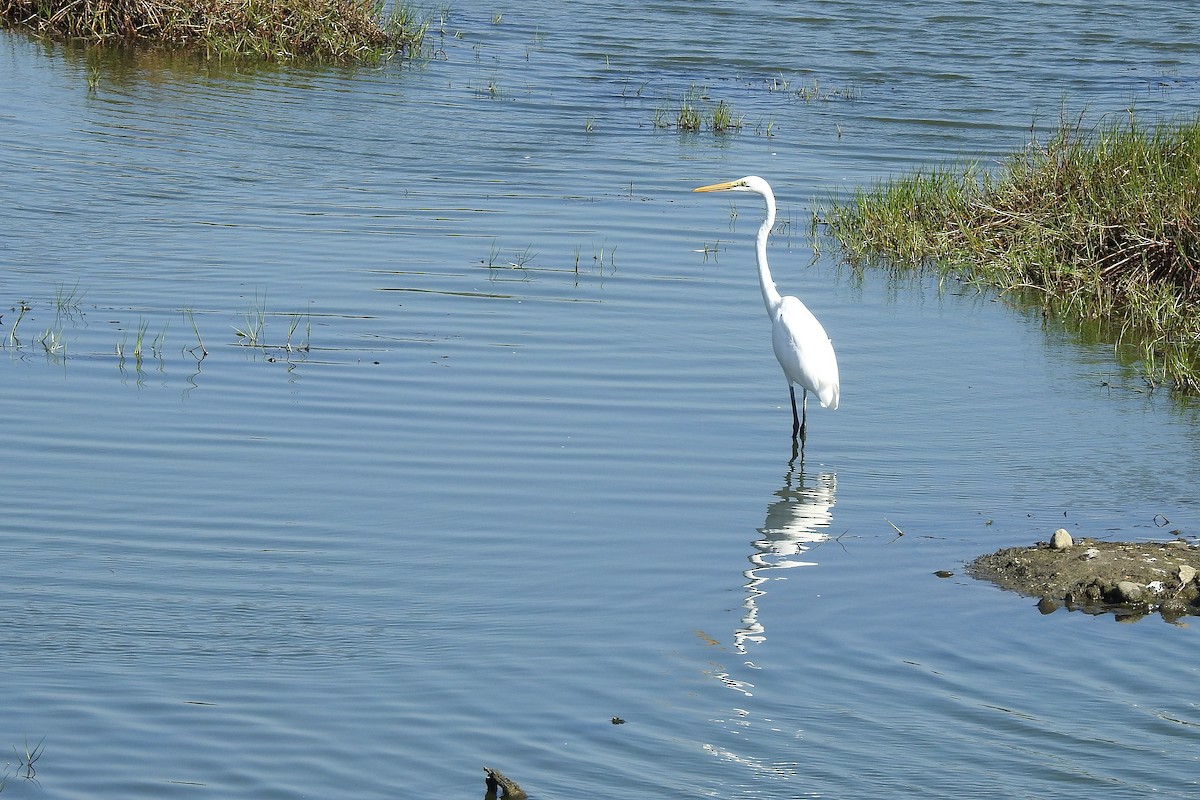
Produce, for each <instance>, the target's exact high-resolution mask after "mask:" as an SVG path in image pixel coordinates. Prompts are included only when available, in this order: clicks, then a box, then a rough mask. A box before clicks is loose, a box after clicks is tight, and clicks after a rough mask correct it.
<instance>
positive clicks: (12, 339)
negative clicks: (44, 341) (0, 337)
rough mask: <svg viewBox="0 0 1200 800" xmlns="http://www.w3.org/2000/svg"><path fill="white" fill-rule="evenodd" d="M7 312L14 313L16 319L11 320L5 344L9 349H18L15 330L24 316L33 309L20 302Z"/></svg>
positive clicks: (27, 304) (18, 342)
mask: <svg viewBox="0 0 1200 800" xmlns="http://www.w3.org/2000/svg"><path fill="white" fill-rule="evenodd" d="M9 310H10V311H13V312H16V315H17V318H16V319H15V320H13V324H12V326H11V327H10V328H9V329H8V336H7V337H6V338H5V343H6V344H7V345H8V346H9V347H20V346H21V340H20V339H19V338H17V328H19V327H20V326H21V320H23V319H25V315H26V314H27V313H29V312H30V311H32V310H33V308H32V306H30V305H29V303H27V302H26V301H24V300H22V301H20V302H19V303H17V304H16V305H15V306H13V307H12V308H11V309H9Z"/></svg>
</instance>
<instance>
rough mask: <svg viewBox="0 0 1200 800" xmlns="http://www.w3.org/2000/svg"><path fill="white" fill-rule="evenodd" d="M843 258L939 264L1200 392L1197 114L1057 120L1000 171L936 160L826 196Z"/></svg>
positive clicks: (1151, 377) (902, 265)
mask: <svg viewBox="0 0 1200 800" xmlns="http://www.w3.org/2000/svg"><path fill="white" fill-rule="evenodd" d="M826 221H827V222H828V224H829V232H830V233H831V234H832V236H833V237H834V239H836V240H837V241H838V242H839V244H840V247H841V249H842V251H843V254H844V255H845V257H846V258H847V259H848V260H849V261H850V262H851V263H862V262H876V263H885V264H887V265H889V266H891V267H893V268H896V269H920V268H922V267H924V266H926V265H931V264H935V265H937V266H938V268H940V269H942V270H944V271H946V272H950V273H957V274H962V275H964V276H965V277H966V278H967V279H968V280H972V281H975V282H977V283H980V284H983V285H987V286H991V287H994V288H996V289H998V290H999V291H1001V292H1002V293H1008V294H1019V295H1020V296H1021V297H1022V298H1025V299H1030V300H1033V301H1035V302H1038V303H1040V304H1041V305H1042V306H1043V309H1044V311H1045V313H1047V314H1056V315H1058V316H1060V317H1061V318H1063V319H1065V320H1074V321H1080V322H1087V323H1092V324H1099V325H1101V326H1103V327H1104V328H1105V329H1106V330H1107V331H1108V332H1109V334H1110V337H1111V338H1113V339H1115V340H1116V341H1117V342H1119V343H1122V344H1129V345H1134V346H1136V347H1137V348H1138V349H1139V350H1140V359H1141V362H1142V366H1143V370H1144V373H1145V376H1146V378H1147V380H1148V381H1150V382H1151V384H1152V385H1154V384H1158V383H1160V382H1167V383H1170V384H1173V385H1174V386H1175V387H1176V388H1178V389H1180V390H1183V391H1187V392H1197V391H1200V118H1195V119H1190V120H1186V121H1183V122H1174V123H1165V122H1164V123H1160V124H1157V125H1154V126H1151V127H1142V126H1139V125H1138V124H1137V122H1136V121H1135V120H1134V119H1133V118H1132V116H1131V117H1130V119H1129V120H1127V121H1122V122H1121V123H1117V124H1114V123H1111V122H1110V123H1106V124H1103V125H1101V126H1100V127H1097V128H1095V129H1093V130H1084V128H1083V126H1082V124H1081V123H1080V121H1079V120H1078V119H1076V120H1074V121H1070V120H1063V121H1062V124H1061V125H1060V127H1059V129H1058V131H1057V132H1056V133H1055V134H1053V135H1052V136H1051V137H1050V138H1049V139H1048V140H1047V141H1045V142H1039V141H1037V140H1036V138H1035V139H1033V140H1032V141H1031V142H1030V143H1029V144H1028V146H1026V147H1025V148H1024V149H1023V150H1021V151H1020V152H1018V153H1016V154H1014V155H1012V156H1010V157H1009V158H1008V159H1007V160H1006V161H1004V162H1003V163H1002V164H1001V165H1000V169H999V170H997V171H995V172H990V171H985V170H983V169H981V168H979V167H978V166H975V165H968V166H958V167H954V168H935V169H931V170H928V171H923V172H919V173H916V174H913V175H909V176H905V177H900V178H896V179H892V180H890V181H886V182H883V183H880V184H879V185H877V186H875V187H873V188H869V189H863V190H860V191H859V192H858V193H857V194H856V195H855V196H854V197H853V198H852V201H851V202H842V201H841V200H835V202H834V203H833V206H832V208H831V209H830V210H829V211H828V214H827V218H826Z"/></svg>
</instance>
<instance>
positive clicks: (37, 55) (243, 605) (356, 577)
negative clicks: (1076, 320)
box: [0, 2, 1200, 798]
mask: <svg viewBox="0 0 1200 800" xmlns="http://www.w3.org/2000/svg"><path fill="white" fill-rule="evenodd" d="M496 15H499V16H500V19H499V21H498V22H496V21H494V19H495V17H496ZM1196 34H1197V29H1196V24H1195V23H1194V21H1193V20H1192V15H1191V14H1190V13H1189V12H1188V11H1187V9H1183V8H1181V7H1178V6H1176V5H1173V4H1166V3H1153V4H1145V3H1139V4H1132V3H1128V4H1125V3H1102V4H1099V5H1097V4H1089V3H1041V4H1034V5H1029V4H1021V5H1019V6H1018V5H1016V4H1010V5H1005V4H1001V5H999V6H997V5H995V4H993V5H991V6H988V7H986V8H984V7H983V6H979V5H977V4H974V3H967V2H941V3H932V4H930V3H924V4H905V5H900V6H889V7H888V8H887V9H883V8H882V7H879V8H876V7H875V6H862V5H861V4H860V5H853V4H846V3H842V2H828V3H820V4H810V5H808V6H805V7H804V9H803V10H791V9H789V8H780V7H779V6H777V5H775V4H767V3H749V4H746V3H742V4H738V5H736V6H735V5H731V4H725V5H715V6H706V7H704V8H698V7H696V6H694V5H691V4H685V3H678V2H663V3H657V4H652V5H649V6H647V5H645V4H618V5H611V4H607V5H604V6H601V5H599V4H574V5H559V4H545V5H534V6H527V7H526V8H521V9H516V8H512V9H510V8H504V7H499V6H497V7H496V8H494V9H479V10H478V11H475V10H461V11H460V10H453V11H452V12H451V13H450V15H449V16H448V18H447V20H446V22H445V24H444V30H443V33H442V35H440V36H439V35H438V34H435V35H434V37H433V38H432V40H431V46H436V47H437V48H440V52H439V53H438V56H439V57H438V58H437V59H436V60H427V61H422V62H417V63H401V62H398V61H397V62H393V63H389V64H386V65H384V66H382V67H380V68H377V69H365V68H364V69H357V70H338V69H329V70H308V69H302V68H295V69H293V68H284V69H279V68H269V69H268V68H258V69H249V68H245V67H241V68H235V67H229V66H224V67H221V66H196V65H194V64H191V63H189V62H188V60H187V59H162V58H157V59H151V58H141V59H138V58H132V59H124V60H117V61H103V62H95V64H94V65H92V64H90V63H89V61H88V58H87V56H86V54H82V53H77V52H74V51H71V50H65V49H63V48H59V47H56V46H45V45H41V44H36V43H31V42H29V41H28V40H27V39H25V38H23V37H20V36H15V35H13V34H10V33H6V34H2V35H0V65H3V66H0V76H2V77H3V80H2V81H0V86H2V87H3V89H2V90H0V91H2V92H3V95H4V98H5V100H6V102H5V103H3V104H2V108H3V110H0V131H3V137H4V140H3V144H4V146H3V147H2V148H0V168H2V170H3V174H4V175H5V176H6V177H5V180H4V181H3V182H2V183H0V192H2V193H3V194H4V198H3V200H4V202H3V204H0V208H2V209H3V211H0V221H2V222H3V229H4V230H6V231H8V234H7V235H6V236H5V245H4V248H3V251H2V253H3V255H2V258H3V262H4V269H3V270H0V300H2V301H3V308H4V309H5V310H4V311H3V312H2V313H3V316H2V317H0V335H2V336H3V338H4V342H5V345H4V348H3V356H4V358H3V359H2V360H0V373H2V377H0V425H2V428H3V430H4V431H5V435H6V442H7V447H6V453H7V454H8V458H7V459H6V467H5V469H4V470H3V471H2V472H0V498H2V499H0V512H2V516H0V520H2V522H0V526H2V527H0V531H2V532H3V533H2V539H0V541H3V544H4V549H5V552H6V553H7V556H8V558H7V559H6V561H5V563H6V565H7V568H6V569H5V571H4V579H3V580H2V581H0V603H2V606H0V609H2V612H3V613H0V633H2V635H3V641H4V642H5V646H4V648H3V650H2V651H0V665H2V666H0V670H2V672H0V674H3V676H4V679H5V680H4V683H5V687H6V692H5V695H6V702H5V706H4V713H3V714H0V749H4V750H5V752H7V751H8V750H9V749H10V748H15V751H14V752H13V755H12V757H11V758H8V759H7V761H8V766H7V767H5V768H4V769H6V771H7V774H8V778H7V782H6V784H5V785H4V790H3V791H4V793H5V795H6V796H7V795H9V794H11V795H12V796H14V797H21V796H38V795H45V796H51V797H64V798H70V797H87V798H92V797H107V796H112V797H117V796H119V797H155V798H159V797H164V796H189V797H195V796H205V797H208V796H212V797H227V796H231V795H234V794H242V795H253V796H256V797H304V796H314V797H315V796H320V797H363V798H367V797H395V796H397V795H400V794H409V795H412V796H468V795H477V793H478V792H480V791H481V788H482V787H481V784H482V772H481V766H482V765H484V764H487V765H489V766H492V767H495V768H498V769H500V770H502V771H503V772H505V773H506V774H508V775H510V776H511V777H512V778H514V779H516V780H517V781H518V782H520V783H522V784H523V785H524V786H525V788H526V789H528V790H529V791H530V793H531V794H533V795H535V796H537V797H548V798H549V797H572V796H580V795H583V794H590V793H597V792H601V793H612V794H620V795H624V796H629V797H650V796H656V797H693V796H696V795H701V796H712V797H734V798H736V797H755V798H759V797H781V798H782V797H788V798H791V797H809V796H823V797H831V796H832V797H890V796H908V795H914V796H915V795H921V796H928V797H956V798H957V797H963V796H968V795H970V796H1005V797H1056V796H1061V797H1077V796H1080V795H1081V794H1083V793H1086V792H1089V791H1095V790H1100V791H1104V792H1107V793H1110V794H1114V795H1117V796H1144V795H1147V794H1151V793H1161V794H1164V795H1166V796H1181V795H1186V794H1189V793H1195V792H1196V777H1195V776H1196V774H1197V769H1196V757H1195V756H1194V754H1193V752H1192V751H1193V749H1194V748H1192V747H1190V745H1192V744H1193V742H1194V736H1193V734H1192V729H1193V728H1194V726H1195V724H1197V722H1198V719H1200V717H1198V711H1197V708H1196V700H1195V698H1194V697H1193V696H1192V694H1191V693H1190V692H1189V691H1187V689H1186V687H1187V686H1189V685H1190V683H1191V682H1192V681H1193V680H1194V679H1195V672H1196V670H1195V667H1194V666H1193V663H1194V659H1193V658H1192V657H1191V654H1192V647H1193V642H1192V640H1191V636H1192V635H1194V634H1193V632H1192V630H1191V628H1190V627H1175V626H1168V625H1164V624H1162V623H1161V622H1158V621H1155V620H1146V621H1143V622H1140V623H1138V624H1134V625H1117V624H1113V622H1112V621H1111V619H1105V618H1100V619H1096V618H1091V617H1086V616H1084V615H1081V614H1067V613H1065V612H1060V613H1058V614H1054V615H1050V616H1047V617H1041V616H1039V615H1038V614H1037V612H1036V610H1035V609H1034V608H1033V606H1032V603H1031V601H1029V600H1028V599H1025V598H1020V597H1016V596H1012V595H1006V594H1002V593H1000V592H998V591H997V590H995V589H993V588H992V587H990V586H986V585H982V584H978V583H976V582H973V581H971V580H970V579H967V578H965V577H962V576H961V571H962V570H961V567H962V564H963V563H964V562H965V561H967V560H969V559H971V558H973V557H974V556H975V555H977V554H978V553H981V552H984V551H985V550H989V549H994V548H996V547H1001V546H1008V545H1013V544H1024V543H1028V542H1030V541H1034V540H1036V539H1038V538H1045V536H1047V535H1048V533H1049V532H1050V531H1052V530H1053V529H1054V528H1057V527H1066V528H1067V529H1068V530H1071V531H1072V532H1073V533H1087V534H1090V535H1097V536H1101V537H1113V538H1117V537H1121V538H1126V537H1132V538H1142V537H1163V536H1166V535H1169V534H1168V532H1169V531H1174V530H1178V531H1181V532H1182V534H1183V535H1186V536H1193V535H1195V534H1196V532H1197V531H1198V530H1200V508H1198V504H1197V500H1196V497H1195V491H1194V487H1195V486H1196V485H1197V479H1198V478H1200V464H1198V463H1197V457H1196V453H1197V451H1198V450H1197V444H1198V442H1197V438H1198V431H1200V427H1198V425H1197V410H1196V406H1195V405H1194V404H1191V403H1188V402H1186V401H1182V400H1179V399H1178V398H1172V397H1170V396H1169V395H1167V394H1166V393H1164V392H1162V391H1150V390H1148V389H1147V387H1146V386H1145V384H1144V383H1143V382H1142V381H1141V380H1140V379H1139V378H1138V377H1137V373H1136V370H1135V369H1132V368H1131V367H1130V365H1129V364H1128V363H1126V361H1125V359H1126V356H1125V355H1124V354H1123V353H1118V352H1114V349H1113V347H1112V345H1111V344H1110V343H1105V342H1085V341H1081V340H1079V339H1078V338H1077V337H1075V336H1074V335H1072V334H1070V333H1069V332H1065V331H1063V330H1060V329H1059V328H1058V327H1056V326H1055V325H1054V324H1053V323H1052V322H1047V321H1044V320H1042V318H1041V317H1040V315H1038V314H1037V313H1031V312H1028V311H1026V310H1022V309H1020V308H1018V307H1014V306H1013V305H1011V304H1009V303H1007V302H1003V301H997V300H995V299H994V298H991V297H988V296H984V295H980V294H978V293H975V292H974V291H973V290H969V289H963V288H961V287H958V286H956V285H953V284H947V285H944V286H941V287H939V286H936V285H933V284H932V283H930V282H928V281H920V280H917V281H911V282H909V281H895V280H892V279H889V278H887V277H886V276H883V275H880V274H877V273H871V272H868V273H866V274H864V275H855V274H854V273H852V272H851V271H850V270H848V269H846V268H844V267H841V266H839V265H838V264H837V263H836V261H835V260H834V259H833V257H832V256H830V255H829V254H828V253H822V254H821V255H820V257H818V258H817V259H816V260H815V261H814V260H813V255H812V252H811V250H810V244H809V242H808V240H807V238H806V232H807V229H808V220H809V218H810V213H811V209H812V208H814V207H816V206H817V205H818V204H819V203H820V202H822V201H823V198H825V197H827V196H828V193H830V192H832V191H835V190H846V189H848V188H851V187H853V186H855V185H860V184H862V183H864V182H869V181H871V180H873V179H875V178H877V177H879V176H883V175H887V174H891V173H893V172H896V171H899V170H904V169H909V168H913V167H916V166H918V165H921V164H926V163H930V162H935V161H943V160H951V159H955V158H959V157H968V158H982V159H985V160H986V159H989V158H997V157H1001V156H1002V155H1003V154H1004V153H1006V152H1008V151H1010V150H1012V149H1014V148H1018V147H1020V146H1021V144H1022V143H1023V142H1024V141H1026V139H1027V137H1028V135H1029V131H1030V127H1031V125H1033V126H1034V127H1035V128H1036V129H1037V130H1038V131H1044V130H1047V129H1049V127H1050V126H1052V125H1053V124H1055V123H1056V122H1057V119H1058V115H1059V109H1060V104H1061V103H1062V101H1063V97H1064V95H1065V96H1066V97H1067V104H1068V106H1069V107H1070V108H1071V109H1079V108H1084V107H1086V108H1087V109H1088V112H1087V113H1088V114H1089V115H1090V117H1089V118H1099V117H1101V116H1104V115H1115V116H1118V117H1120V116H1122V115H1125V114H1126V113H1127V109H1128V108H1129V107H1131V106H1133V107H1134V108H1135V109H1136V111H1135V113H1137V114H1140V115H1143V117H1144V118H1146V119H1152V118H1154V117H1155V116H1156V115H1159V114H1172V113H1178V112H1181V111H1190V110H1192V109H1194V108H1195V106H1196V100H1197V95H1196V89H1197V82H1196V78H1197V76H1198V75H1200V65H1198V62H1200V58H1198V56H1197V52H1196V50H1195V48H1194V46H1193V45H1192V43H1193V42H1194V41H1195V39H1196ZM442 56H444V58H443V57H442ZM90 79H91V80H94V81H95V86H94V88H89V80H90ZM784 82H786V83H787V86H788V89H787V90H784V89H783V88H782V87H783V83H784ZM693 85H696V86H698V87H705V89H706V92H707V96H708V97H709V98H711V100H712V101H713V102H715V101H716V100H718V99H724V100H726V101H727V102H728V103H730V104H731V105H732V106H733V108H734V109H735V111H736V112H737V113H739V114H741V115H743V117H744V125H743V128H742V129H741V130H740V131H738V132H736V133H731V134H728V135H724V136H719V135H713V134H712V133H709V132H705V133H700V134H695V135H681V134H680V133H678V132H677V131H675V130H673V129H663V128H659V127H656V126H655V124H654V120H655V113H656V111H660V110H662V109H664V108H666V109H668V110H669V109H670V108H671V107H672V106H673V104H675V103H677V102H678V100H679V98H681V97H682V96H683V95H684V94H685V93H686V92H688V91H689V89H690V87H692V86H693ZM802 88H808V89H812V90H814V91H815V92H816V93H817V99H813V100H807V101H806V100H805V99H804V98H802V97H801V96H799V95H798V94H797V91H798V90H799V89H802ZM768 132H769V133H770V135H768ZM748 173H758V174H762V175H764V176H766V177H768V178H769V179H770V180H771V181H772V182H773V184H774V185H775V188H776V193H777V194H778V196H779V199H780V206H781V222H780V225H779V226H778V227H777V230H776V235H775V237H774V239H773V244H772V247H771V258H772V261H773V267H774V270H775V277H776V279H777V281H778V282H779V284H780V288H781V289H782V290H784V291H785V292H795V293H799V294H801V295H802V296H803V297H804V299H805V301H806V302H807V303H808V305H809V306H810V307H811V308H813V309H814V311H815V312H816V313H817V314H818V316H819V317H820V318H821V319H822V321H823V322H824V324H825V327H826V328H827V330H829V332H830V334H831V336H832V338H833V340H834V343H835V346H836V348H837V351H838V356H839V361H840V365H841V373H842V381H843V395H842V407H841V408H840V409H839V410H838V411H837V412H836V413H830V412H828V411H824V410H822V409H819V408H815V407H814V408H810V412H811V414H810V420H809V425H810V437H809V442H808V447H807V448H806V453H805V458H804V461H803V463H802V464H801V463H797V464H795V465H791V466H789V457H790V446H789V441H788V440H789V433H790V424H789V423H790V420H789V419H788V413H787V397H786V391H785V389H784V386H783V381H782V380H781V378H780V376H779V374H778V367H777V365H776V364H775V363H774V360H773V359H772V357H771V355H770V348H769V342H768V338H767V328H766V324H765V322H764V319H763V312H762V307H761V300H760V297H759V292H758V287H757V286H756V285H755V284H754V274H753V267H752V242H751V239H752V237H753V234H754V231H755V229H756V227H757V225H758V223H759V220H760V216H759V215H760V213H761V211H760V209H759V207H758V205H757V204H756V203H754V202H752V201H747V200H745V199H737V200H736V201H735V202H730V201H729V199H728V198H727V197H725V196H720V195H717V196H713V195H708V196H705V195H692V194H691V193H690V192H689V190H690V189H691V188H692V187H693V186H696V185H700V184H702V183H711V182H713V181H716V180H723V179H730V178H735V177H739V176H741V175H744V174H748ZM810 262H811V264H810ZM22 303H24V304H25V306H27V307H28V310H27V311H25V312H22V311H20V310H19V309H20V308H21V307H22V305H21V304H22ZM239 333H240V334H241V335H239ZM139 341H140V342H141V344H140V347H139V344H138V343H139ZM201 347H202V348H203V349H201ZM135 351H138V352H140V358H139V357H138V355H136V354H135ZM205 351H207V355H204V352H205ZM900 531H903V535H902V536H901V535H900V533H899V532H900ZM943 569H944V570H950V571H953V572H955V573H956V576H955V577H952V578H948V579H940V578H937V577H935V576H934V574H933V573H934V572H935V571H936V570H943ZM613 717H619V718H621V719H623V720H625V723H624V724H613V722H612V718H613ZM43 737H44V751H43V752H42V755H41V757H40V758H39V759H38V761H37V763H36V765H35V767H36V770H37V775H36V778H37V781H38V782H39V785H34V783H33V782H32V781H26V780H23V774H22V772H21V769H22V765H21V758H20V756H21V752H23V750H24V747H25V745H26V743H28V744H29V745H30V746H33V745H36V744H37V743H38V742H39V741H42V739H43ZM18 751H20V752H18ZM0 774H3V773H0ZM39 787H40V788H39Z"/></svg>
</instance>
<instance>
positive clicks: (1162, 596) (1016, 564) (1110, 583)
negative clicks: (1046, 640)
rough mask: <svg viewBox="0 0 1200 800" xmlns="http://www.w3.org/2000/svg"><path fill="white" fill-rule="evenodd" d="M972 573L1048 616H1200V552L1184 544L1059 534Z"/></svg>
mask: <svg viewBox="0 0 1200 800" xmlns="http://www.w3.org/2000/svg"><path fill="white" fill-rule="evenodd" d="M967 572H968V574H970V575H972V576H974V577H976V578H982V579H983V580H988V581H991V582H992V583H994V584H996V585H997V586H999V587H1001V588H1003V589H1009V590H1011V591H1014V592H1020V593H1021V594H1025V595H1029V596H1031V597H1037V598H1039V601H1038V609H1039V610H1041V611H1042V613H1044V614H1048V613H1050V612H1052V611H1055V610H1057V609H1059V608H1067V609H1069V610H1071V611H1084V612H1086V613H1089V614H1104V613H1113V614H1115V615H1116V616H1117V618H1118V619H1121V620H1134V619H1139V618H1141V617H1143V616H1145V615H1146V614H1149V613H1152V612H1155V611H1157V612H1158V613H1160V614H1161V615H1162V616H1163V618H1164V619H1166V620H1167V621H1169V622H1175V621H1177V620H1178V619H1180V618H1181V617H1184V616H1188V615H1200V581H1198V580H1197V573H1198V572H1200V548H1195V547H1191V546H1189V545H1188V543H1187V542H1185V541H1182V540H1176V541H1170V542H1100V541H1096V540H1095V539H1089V538H1083V539H1079V540H1072V539H1071V537H1070V536H1069V535H1068V534H1067V532H1066V531H1057V532H1055V534H1054V536H1053V537H1052V538H1051V541H1050V542H1038V543H1037V544H1035V545H1033V546H1032V547H1008V548H1005V549H1003V550H999V551H997V552H995V553H989V554H987V555H983V556H980V557H979V558H977V559H975V560H974V561H972V562H971V563H970V564H968V565H967Z"/></svg>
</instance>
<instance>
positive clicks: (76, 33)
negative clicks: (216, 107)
mask: <svg viewBox="0 0 1200 800" xmlns="http://www.w3.org/2000/svg"><path fill="white" fill-rule="evenodd" d="M0 23H3V24H4V25H5V26H7V27H16V28H21V29H25V30H29V31H31V32H33V33H36V34H38V35H41V36H45V37H48V38H55V39H72V40H82V41H88V42H96V43H114V44H128V43H147V44H168V45H176V46H184V47H194V48H198V49H201V50H203V51H204V52H206V53H207V54H208V55H210V56H217V57H225V56H249V57H254V58H261V59H266V60H270V61H289V60H292V59H298V58H304V59H311V60H316V61H336V62H344V61H378V60H380V59H383V58H386V57H388V56H391V55H392V54H394V53H397V52H408V53H412V52H414V51H416V50H417V49H419V48H420V46H421V42H422V40H423V38H424V35H425V32H426V30H427V29H428V27H429V24H430V22H429V20H427V19H422V18H420V17H419V16H418V14H417V13H416V12H415V11H414V10H413V9H412V7H410V6H408V5H406V4H404V3H403V2H400V3H396V4H391V3H388V2H386V0H183V1H182V2H175V0H0ZM90 85H92V86H93V88H94V84H90Z"/></svg>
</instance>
